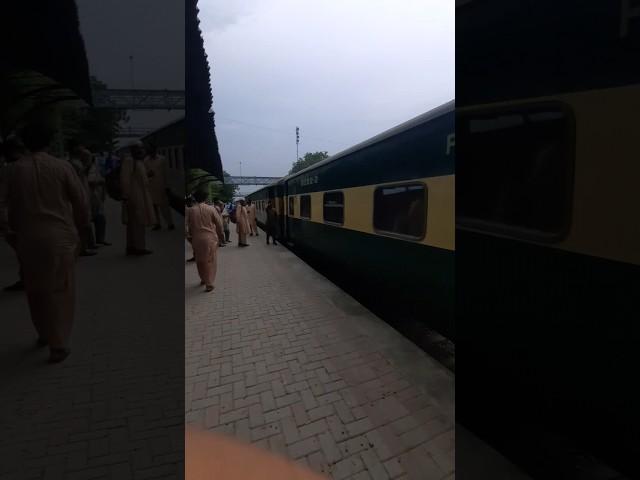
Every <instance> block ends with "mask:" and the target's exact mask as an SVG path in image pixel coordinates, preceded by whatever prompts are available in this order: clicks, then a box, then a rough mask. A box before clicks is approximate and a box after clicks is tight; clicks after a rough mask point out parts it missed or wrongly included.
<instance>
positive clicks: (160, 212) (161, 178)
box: [144, 145, 176, 230]
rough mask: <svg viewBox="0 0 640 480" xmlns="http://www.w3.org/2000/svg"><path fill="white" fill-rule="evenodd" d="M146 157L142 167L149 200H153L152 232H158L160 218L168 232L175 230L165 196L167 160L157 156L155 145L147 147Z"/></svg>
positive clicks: (167, 174) (167, 170)
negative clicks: (147, 175) (149, 195)
mask: <svg viewBox="0 0 640 480" xmlns="http://www.w3.org/2000/svg"><path fill="white" fill-rule="evenodd" d="M147 153H148V155H147V157H146V158H145V159H144V165H145V167H146V168H147V172H148V174H149V189H150V191H151V199H152V200H153V209H154V212H155V215H156V224H155V225H154V227H153V229H154V230H160V229H161V228H162V226H161V225H160V216H162V217H163V218H164V221H165V222H166V223H167V226H168V228H169V230H173V229H175V228H176V227H175V225H174V224H173V217H172V215H171V208H170V206H169V197H168V195H167V188H168V187H167V177H168V176H169V164H168V163H167V159H166V158H165V157H163V156H162V155H159V154H158V151H157V148H156V146H155V145H148V146H147Z"/></svg>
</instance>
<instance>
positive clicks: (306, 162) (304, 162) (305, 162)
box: [289, 152, 329, 175]
mask: <svg viewBox="0 0 640 480" xmlns="http://www.w3.org/2000/svg"><path fill="white" fill-rule="evenodd" d="M327 158H329V154H328V152H313V153H310V152H307V153H305V154H304V157H302V158H299V159H298V160H297V161H295V162H294V163H293V165H292V166H291V170H289V175H291V174H292V173H296V172H299V171H300V170H304V169H305V168H307V167H310V166H311V165H313V164H314V163H318V162H320V161H322V160H325V159H327Z"/></svg>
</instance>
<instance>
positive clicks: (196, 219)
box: [185, 191, 223, 292]
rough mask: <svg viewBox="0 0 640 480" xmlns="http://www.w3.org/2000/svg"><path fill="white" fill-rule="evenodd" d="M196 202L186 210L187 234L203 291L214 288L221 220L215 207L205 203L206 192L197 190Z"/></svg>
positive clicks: (220, 236)
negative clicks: (203, 287)
mask: <svg viewBox="0 0 640 480" xmlns="http://www.w3.org/2000/svg"><path fill="white" fill-rule="evenodd" d="M194 196H195V200H196V204H195V205H194V206H193V207H190V208H188V209H187V211H186V222H185V223H186V228H187V236H188V238H190V239H191V245H192V246H193V251H194V253H195V257H196V266H197V268H198V275H199V276H200V283H201V285H204V286H205V291H206V292H210V291H212V290H213V288H214V282H215V279H216V272H217V250H218V243H219V239H221V238H222V230H223V229H222V220H221V219H220V214H219V213H218V210H217V209H216V207H213V206H210V205H207V204H206V203H205V200H206V199H207V194H206V193H205V192H203V191H197V192H196V193H195V194H194Z"/></svg>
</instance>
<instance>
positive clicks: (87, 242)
mask: <svg viewBox="0 0 640 480" xmlns="http://www.w3.org/2000/svg"><path fill="white" fill-rule="evenodd" d="M92 159H93V155H92V154H91V152H90V151H89V150H88V149H87V148H86V147H85V146H84V145H82V144H81V143H78V142H77V141H73V142H71V144H70V156H69V162H70V163H71V165H72V166H73V168H74V170H75V171H76V174H77V175H78V178H79V179H80V183H81V184H82V187H83V190H84V192H85V199H86V200H85V201H86V203H87V209H89V210H91V187H90V186H89V177H88V173H89V169H90V168H91V162H92ZM80 244H81V250H80V256H92V255H95V254H96V253H97V252H96V250H95V249H96V248H97V245H96V237H95V235H94V233H93V228H92V227H91V224H89V225H87V226H86V227H85V228H84V230H83V231H81V232H80Z"/></svg>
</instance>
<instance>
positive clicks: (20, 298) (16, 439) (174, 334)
mask: <svg viewBox="0 0 640 480" xmlns="http://www.w3.org/2000/svg"><path fill="white" fill-rule="evenodd" d="M107 213H108V224H107V231H108V239H109V240H110V241H112V242H113V243H114V245H113V246H110V247H104V248H101V249H100V253H99V255H97V256H95V257H83V258H80V259H79V261H78V269H77V274H78V296H77V305H78V310H77V316H76V325H75V328H74V332H73V342H72V350H73V351H72V354H71V356H70V357H69V358H68V359H67V360H66V361H65V362H64V363H62V364H60V365H48V364H47V363H46V360H47V355H48V353H47V351H46V349H45V350H43V351H38V350H35V349H34V348H33V346H34V343H35V340H36V334H35V331H34V329H33V327H32V325H31V321H30V317H29V312H28V307H27V303H26V297H25V296H24V294H23V293H5V292H2V291H0V324H1V328H2V330H1V332H2V333H1V334H0V406H1V408H0V478H1V479H5V478H6V479H21V480H22V479H40V478H42V479H47V480H49V479H59V478H60V479H62V478H65V479H67V478H68V479H114V480H115V479H118V480H127V479H138V478H140V479H142V478H165V479H169V478H179V475H180V474H181V473H182V472H183V466H182V448H183V447H182V445H183V430H182V429H183V419H184V403H183V399H184V396H183V389H184V384H183V365H184V363H183V359H184V344H183V341H182V338H183V337H182V335H183V333H184V322H183V318H184V317H183V312H184V310H183V304H184V297H183V292H184V290H183V285H184V277H183V274H184V264H183V259H182V250H183V247H182V245H183V242H184V238H183V234H182V232H181V231H179V230H176V231H174V232H167V231H161V232H149V233H148V243H149V247H150V248H151V249H153V250H154V251H155V254H154V255H150V256H148V257H140V258H132V257H125V256H124V240H125V233H124V229H123V227H122V225H121V224H120V222H119V205H118V204H115V203H109V204H108V211H107ZM176 220H177V222H178V225H180V224H181V222H182V220H181V217H177V216H176ZM16 275H17V262H16V259H15V256H14V254H13V252H12V251H11V250H10V248H9V247H8V246H7V245H6V244H5V243H4V241H0V285H1V286H5V285H7V284H10V283H12V282H13V281H15V280H16Z"/></svg>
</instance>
